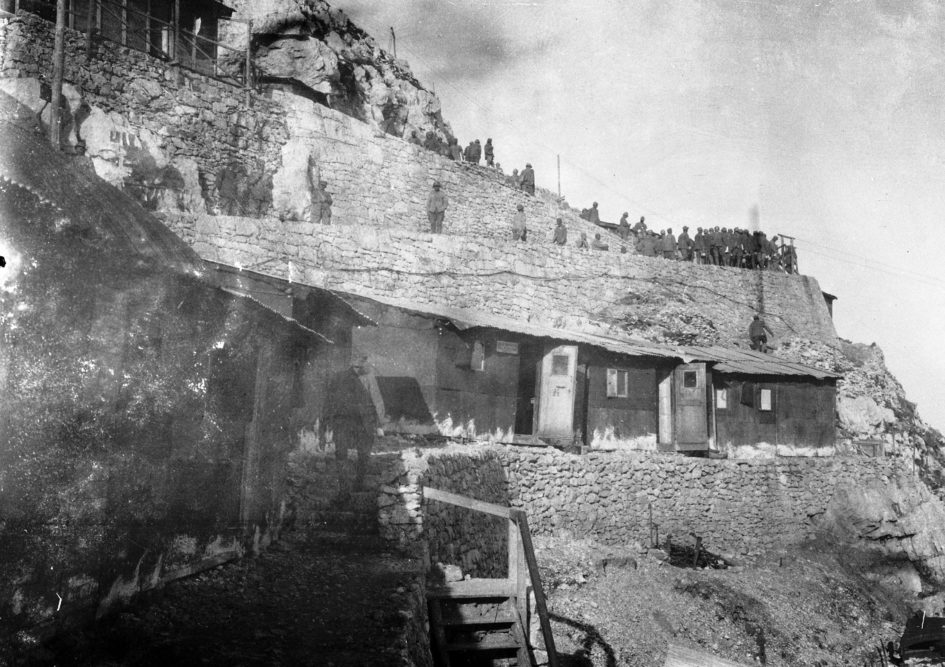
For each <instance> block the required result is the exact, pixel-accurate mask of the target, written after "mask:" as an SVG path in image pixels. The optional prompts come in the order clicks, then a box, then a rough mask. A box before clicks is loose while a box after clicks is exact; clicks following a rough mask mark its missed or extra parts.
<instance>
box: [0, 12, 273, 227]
mask: <svg viewBox="0 0 945 667" xmlns="http://www.w3.org/2000/svg"><path fill="white" fill-rule="evenodd" d="M53 38H54V25H53V24H51V23H49V22H48V21H44V20H42V19H40V18H38V17H36V16H34V15H32V14H27V13H24V12H20V13H19V14H18V15H17V16H16V17H15V18H13V19H10V20H7V21H5V22H3V24H2V25H0V45H2V50H0V89H2V90H4V91H5V92H8V93H9V94H11V95H13V96H14V97H16V98H17V99H18V100H19V101H20V102H22V103H24V104H26V105H27V106H29V107H31V108H33V109H34V110H36V111H39V110H40V109H41V108H42V107H43V101H42V100H41V99H40V95H39V81H40V80H45V81H47V82H48V81H51V78H52V50H53ZM87 43H88V40H87V38H86V36H85V35H84V34H83V33H80V32H78V31H75V30H69V29H67V30H66V31H65V51H66V55H65V72H64V81H65V85H64V88H63V95H64V98H65V104H66V106H67V111H66V113H65V114H64V126H63V130H64V138H63V142H64V143H67V144H75V143H76V141H77V139H78V137H77V136H76V134H75V127H74V126H73V124H72V120H71V119H72V117H73V116H74V115H75V114H77V113H78V110H79V108H80V105H81V103H83V102H84V103H85V104H87V105H88V106H89V115H88V118H87V119H86V120H85V121H84V122H83V123H82V124H81V130H80V133H81V137H82V139H83V140H84V141H85V143H86V146H87V154H88V155H89V156H90V157H92V159H93V162H94V165H95V169H96V171H97V172H98V174H99V175H100V176H102V177H103V178H105V179H106V180H108V181H109V182H111V183H112V184H113V185H116V186H119V187H123V188H124V189H125V190H127V191H129V192H130V193H132V194H134V195H136V196H137V197H138V198H139V200H142V203H144V204H146V206H147V207H149V208H153V209H155V210H159V211H162V210H194V211H196V210H213V208H214V207H215V206H216V207H221V208H222V209H223V210H227V208H236V209H238V210H240V211H241V212H246V211H247V210H248V209H249V208H252V209H253V211H254V212H255V211H258V210H259V209H260V208H268V200H271V189H272V186H271V179H272V174H273V173H274V172H275V170H276V169H277V168H278V166H279V165H280V160H281V147H282V145H283V144H284V143H285V141H286V139H287V130H286V125H285V120H284V116H283V112H282V110H281V109H280V108H279V107H278V106H277V105H275V104H273V103H272V101H270V100H268V99H266V98H265V97H262V96H260V95H256V94H254V95H252V96H251V97H250V98H249V99H247V96H246V93H245V91H244V90H243V89H242V88H240V87H239V86H236V85H233V84H230V83H225V82H223V81H218V80H216V79H213V78H211V77H207V76H204V75H201V74H198V73H196V72H192V71H189V70H185V69H182V68H179V67H174V66H171V65H169V64H167V63H165V62H163V61H162V60H159V59H157V58H154V57H151V56H149V55H147V54H145V53H143V52H140V51H136V50H134V49H129V48H126V47H123V46H120V45H118V44H116V43H114V42H111V41H108V40H104V39H95V40H93V43H92V48H91V50H90V51H89V52H88V53H89V56H88V57H87V56H86V45H87ZM43 119H44V121H45V122H48V109H46V112H45V113H44V115H43ZM218 186H219V187H218ZM165 193H170V195H171V196H166V197H165V196H163V195H164V194H165ZM221 200H223V201H221Z"/></svg>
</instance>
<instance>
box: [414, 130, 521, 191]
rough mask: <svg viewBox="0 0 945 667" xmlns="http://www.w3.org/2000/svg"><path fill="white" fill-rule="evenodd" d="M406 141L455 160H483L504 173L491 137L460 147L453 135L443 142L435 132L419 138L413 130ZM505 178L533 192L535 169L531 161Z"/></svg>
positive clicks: (478, 161) (476, 162)
mask: <svg viewBox="0 0 945 667" xmlns="http://www.w3.org/2000/svg"><path fill="white" fill-rule="evenodd" d="M407 141H409V142H410V143H412V144H415V145H417V146H422V147H423V148H425V149H427V150H428V151H432V152H434V153H436V154H437V155H442V156H443V157H447V158H449V159H451V160H454V161H455V162H466V163H468V164H479V163H480V162H481V161H483V160H485V166H487V167H490V168H492V169H495V170H496V171H498V172H499V173H500V174H503V175H504V174H505V171H503V169H502V165H501V164H499V163H498V162H496V161H495V147H494V146H493V145H492V139H491V138H489V139H486V143H485V145H482V144H481V143H480V141H479V140H478V139H474V140H472V141H470V142H469V144H468V145H467V146H466V148H462V147H460V145H459V141H457V140H456V138H455V137H450V138H449V140H448V141H447V142H445V143H444V141H443V140H442V139H441V138H440V137H439V135H437V134H436V133H435V132H432V131H429V132H427V133H426V137H425V138H424V139H420V136H419V135H418V134H417V131H416V130H413V131H412V132H411V133H410V136H409V137H408V138H407ZM505 180H506V182H507V183H508V184H509V185H511V186H512V187H513V188H515V189H516V190H522V191H523V192H527V193H528V194H530V195H534V194H535V171H534V169H532V165H531V163H526V164H525V167H524V168H523V169H522V171H521V172H519V170H518V169H513V170H512V173H511V174H510V175H509V176H506V177H505Z"/></svg>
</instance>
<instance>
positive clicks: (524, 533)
mask: <svg viewBox="0 0 945 667" xmlns="http://www.w3.org/2000/svg"><path fill="white" fill-rule="evenodd" d="M423 497H424V498H425V499H427V500H436V501H439V502H441V503H447V504H449V505H455V506H456V507H464V508H466V509H469V510H473V511H475V512H482V513H484V514H491V515H492V516H497V517H500V518H502V519H506V520H508V522H509V524H508V531H509V532H508V536H509V566H508V577H507V579H506V580H504V581H502V580H499V582H498V583H500V584H506V585H507V588H508V590H510V591H514V593H515V595H516V598H517V600H518V602H519V604H518V605H517V607H518V608H519V615H520V617H521V618H522V619H524V618H526V617H527V604H528V597H527V583H528V582H530V583H531V587H532V592H533V593H534V594H535V609H536V611H537V612H538V620H539V623H540V625H541V635H542V638H543V639H544V641H545V650H546V651H547V652H548V665H549V666H550V667H558V657H557V653H556V651H555V639H554V636H553V635H552V633H551V619H550V618H549V616H548V603H547V600H546V599H545V593H544V590H543V589H542V586H541V575H540V574H539V572H538V560H537V559H536V558H535V547H534V545H533V544H532V534H531V531H530V530H529V527H528V516H527V515H526V513H525V511H524V510H520V509H516V508H514V507H503V506H502V505H496V504H494V503H487V502H484V501H482V500H476V499H475V498H469V497H467V496H462V495H459V494H457V493H450V492H449V491H441V490H440V489H435V488H432V487H429V486H427V487H424V488H423ZM522 556H524V560H523V559H522ZM523 569H524V570H525V571H527V573H528V582H526V580H525V577H524V576H523V572H522V571H523ZM523 605H524V606H526V607H525V608H523Z"/></svg>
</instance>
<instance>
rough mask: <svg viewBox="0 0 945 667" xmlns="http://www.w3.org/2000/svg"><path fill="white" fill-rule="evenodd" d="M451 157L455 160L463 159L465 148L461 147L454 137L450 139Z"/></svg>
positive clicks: (460, 160)
mask: <svg viewBox="0 0 945 667" xmlns="http://www.w3.org/2000/svg"><path fill="white" fill-rule="evenodd" d="M449 150H450V159H451V160H453V161H455V162H462V161H463V149H462V148H460V147H459V141H458V140H457V139H456V138H455V137H453V138H452V139H450V147H449Z"/></svg>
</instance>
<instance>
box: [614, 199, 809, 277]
mask: <svg viewBox="0 0 945 667" xmlns="http://www.w3.org/2000/svg"><path fill="white" fill-rule="evenodd" d="M617 235H618V236H619V237H620V238H621V239H622V240H623V241H626V242H628V243H629V242H630V241H631V237H633V239H632V241H633V244H634V248H635V250H636V251H637V253H638V254H640V255H643V256H644V257H662V258H664V259H674V260H678V261H682V262H694V263H696V264H712V265H715V266H732V267H738V268H743V269H780V270H783V271H785V272H787V273H796V272H797V252H796V250H795V248H794V239H787V237H786V238H785V239H781V240H780V242H779V239H778V237H777V236H772V237H771V238H770V239H768V238H767V236H766V235H765V233H764V232H761V231H756V232H752V231H749V230H747V229H741V228H738V227H734V228H730V227H707V228H706V229H703V228H702V227H699V228H697V230H696V234H695V236H690V235H689V227H683V230H682V232H681V233H680V234H679V236H678V237H677V236H675V235H674V234H673V230H672V228H667V229H663V230H660V231H659V232H656V231H655V230H650V229H647V227H646V221H645V218H642V217H641V218H640V221H639V222H637V223H636V224H635V225H634V226H633V227H632V228H631V227H630V225H629V222H628V221H627V214H626V213H624V217H623V218H621V220H620V223H619V224H618V225H617Z"/></svg>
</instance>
